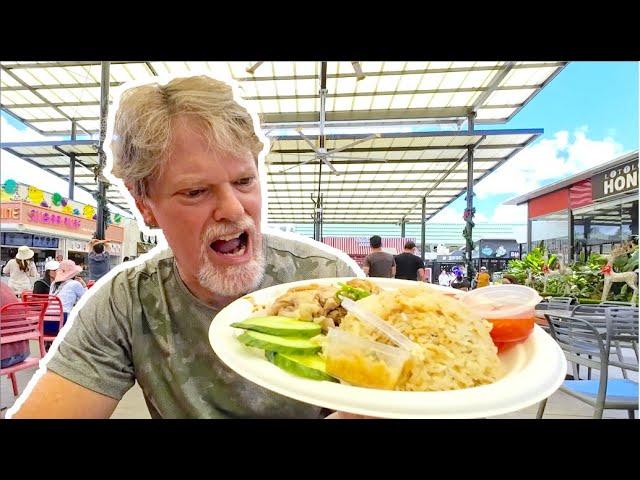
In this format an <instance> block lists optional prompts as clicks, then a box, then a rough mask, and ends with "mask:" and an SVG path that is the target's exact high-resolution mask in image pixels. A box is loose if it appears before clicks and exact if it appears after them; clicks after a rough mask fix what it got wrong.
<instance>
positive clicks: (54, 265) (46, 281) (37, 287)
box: [33, 260, 60, 294]
mask: <svg viewBox="0 0 640 480" xmlns="http://www.w3.org/2000/svg"><path fill="white" fill-rule="evenodd" d="M58 267H60V262H57V261H55V260H49V261H48V262H47V263H45V264H44V275H43V276H42V278H40V279H38V280H36V282H35V283H34V284H33V293H37V294H49V291H50V290H51V284H52V283H53V282H54V279H55V278H56V272H57V271H58Z"/></svg>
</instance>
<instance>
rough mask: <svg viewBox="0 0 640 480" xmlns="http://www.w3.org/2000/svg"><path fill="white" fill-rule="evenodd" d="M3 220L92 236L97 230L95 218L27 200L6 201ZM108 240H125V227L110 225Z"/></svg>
mask: <svg viewBox="0 0 640 480" xmlns="http://www.w3.org/2000/svg"><path fill="white" fill-rule="evenodd" d="M1 212H2V220H3V221H5V222H9V223H22V224H25V225H34V226H42V227H46V228H50V229H54V230H60V231H64V232H74V233H79V234H81V235H85V236H88V237H92V236H93V234H94V233H95V231H96V222H95V220H89V219H86V218H83V217H79V216H74V215H68V214H65V213H61V212H58V211H55V210H51V209H49V208H45V207H38V206H35V205H32V204H29V203H26V202H6V203H3V204H2V208H1ZM105 238H106V239H107V240H111V241H115V242H120V243H122V242H123V241H124V228H122V227H120V226H116V225H109V226H108V227H107V230H106V232H105Z"/></svg>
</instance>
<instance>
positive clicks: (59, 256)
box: [56, 255, 64, 262]
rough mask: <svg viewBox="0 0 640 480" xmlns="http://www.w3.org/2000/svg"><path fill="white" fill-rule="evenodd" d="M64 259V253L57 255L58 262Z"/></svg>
mask: <svg viewBox="0 0 640 480" xmlns="http://www.w3.org/2000/svg"><path fill="white" fill-rule="evenodd" d="M62 260H64V257H63V256H62V255H56V262H61V261H62Z"/></svg>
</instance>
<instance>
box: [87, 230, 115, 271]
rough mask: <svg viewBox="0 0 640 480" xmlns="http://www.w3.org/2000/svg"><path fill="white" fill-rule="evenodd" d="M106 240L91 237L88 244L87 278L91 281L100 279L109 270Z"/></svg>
mask: <svg viewBox="0 0 640 480" xmlns="http://www.w3.org/2000/svg"><path fill="white" fill-rule="evenodd" d="M108 243H109V241H108V240H100V239H97V238H93V239H92V240H91V241H90V242H89V245H88V248H89V279H90V280H93V281H97V280H100V279H101V278H102V277H104V276H105V275H106V274H107V273H108V272H109V270H111V264H110V263H109V252H107V251H106V250H105V245H106V244H108Z"/></svg>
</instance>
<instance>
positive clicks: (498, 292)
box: [461, 285, 542, 319]
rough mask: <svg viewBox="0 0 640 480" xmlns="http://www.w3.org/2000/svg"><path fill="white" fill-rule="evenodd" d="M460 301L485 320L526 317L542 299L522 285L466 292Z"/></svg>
mask: <svg viewBox="0 0 640 480" xmlns="http://www.w3.org/2000/svg"><path fill="white" fill-rule="evenodd" d="M461 300H462V301H463V302H464V303H466V304H467V306H469V307H470V308H471V309H472V310H473V311H474V312H477V313H478V314H480V316H482V317H483V318H486V319H492V318H518V317H523V316H528V315H529V314H530V313H532V311H533V310H534V309H535V306H536V305H537V304H538V303H540V301H541V300H542V297H541V296H540V295H539V294H538V292H536V291H535V290H534V289H533V288H529V287H525V286H523V285H495V286H490V287H482V288H477V289H475V290H471V291H470V292H467V293H466V294H465V295H464V296H463V297H461Z"/></svg>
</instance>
